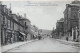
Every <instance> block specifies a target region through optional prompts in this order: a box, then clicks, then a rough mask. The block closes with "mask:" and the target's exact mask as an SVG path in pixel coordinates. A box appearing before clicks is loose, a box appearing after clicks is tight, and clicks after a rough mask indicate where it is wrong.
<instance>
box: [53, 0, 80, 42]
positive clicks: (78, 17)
mask: <svg viewBox="0 0 80 53" xmlns="http://www.w3.org/2000/svg"><path fill="white" fill-rule="evenodd" d="M63 13H64V18H61V19H60V20H58V21H57V23H56V29H55V30H54V31H53V34H54V35H53V36H55V37H56V38H60V39H66V38H67V39H68V40H71V41H80V1H73V2H71V3H70V4H66V9H65V10H64V12H63Z"/></svg>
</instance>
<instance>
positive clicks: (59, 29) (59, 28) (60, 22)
mask: <svg viewBox="0 0 80 53" xmlns="http://www.w3.org/2000/svg"><path fill="white" fill-rule="evenodd" d="M56 30H57V38H61V37H62V36H63V35H64V18H61V19H60V20H58V21H57V23H56Z"/></svg>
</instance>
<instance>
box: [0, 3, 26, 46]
mask: <svg viewBox="0 0 80 53" xmlns="http://www.w3.org/2000/svg"><path fill="white" fill-rule="evenodd" d="M21 18H23V17H22V16H20V15H16V14H13V13H12V11H11V9H9V8H7V6H6V5H2V4H1V5H0V29H1V30H0V31H1V34H0V35H1V44H2V45H5V44H9V43H14V42H17V41H21V40H23V41H24V40H25V37H26V35H27V34H26V32H27V25H26V24H27V23H26V22H25V21H22V20H20V19H21Z"/></svg>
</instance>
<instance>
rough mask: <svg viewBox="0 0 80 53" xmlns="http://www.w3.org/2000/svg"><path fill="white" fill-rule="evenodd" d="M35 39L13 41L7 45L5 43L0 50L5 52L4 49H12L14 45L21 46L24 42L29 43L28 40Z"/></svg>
mask: <svg viewBox="0 0 80 53" xmlns="http://www.w3.org/2000/svg"><path fill="white" fill-rule="evenodd" d="M33 41H35V40H30V41H24V42H16V43H13V44H9V45H5V46H2V47H1V52H5V51H8V50H10V49H13V48H15V47H18V46H21V45H23V44H26V43H30V42H33Z"/></svg>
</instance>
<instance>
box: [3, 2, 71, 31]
mask: <svg viewBox="0 0 80 53" xmlns="http://www.w3.org/2000/svg"><path fill="white" fill-rule="evenodd" d="M30 2H33V1H30ZM35 2H36V1H35ZM37 2H38V1H37ZM49 2H50V1H48V2H46V1H43V3H49ZM51 2H52V4H53V6H25V5H27V4H28V3H27V1H4V2H3V4H6V5H7V7H8V8H9V7H10V3H11V9H12V12H13V13H16V14H17V13H19V14H21V15H23V14H24V13H26V14H27V18H28V19H29V20H30V21H31V24H32V25H36V26H37V27H38V28H39V29H49V30H52V29H53V27H54V28H55V27H56V22H57V20H59V19H60V18H63V17H64V15H63V12H64V9H65V7H66V6H65V5H66V4H67V3H70V2H69V1H51ZM33 3H34V2H33ZM38 3H40V2H38ZM41 3H42V2H41ZM55 4H56V5H55ZM36 5H38V4H36Z"/></svg>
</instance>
